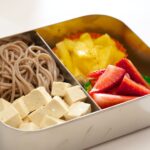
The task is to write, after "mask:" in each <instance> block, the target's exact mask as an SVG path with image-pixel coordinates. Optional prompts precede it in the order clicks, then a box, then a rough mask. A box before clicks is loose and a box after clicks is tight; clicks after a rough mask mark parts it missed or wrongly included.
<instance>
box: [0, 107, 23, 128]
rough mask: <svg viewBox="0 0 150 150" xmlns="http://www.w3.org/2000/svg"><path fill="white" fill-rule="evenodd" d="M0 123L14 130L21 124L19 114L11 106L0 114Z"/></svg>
mask: <svg viewBox="0 0 150 150" xmlns="http://www.w3.org/2000/svg"><path fill="white" fill-rule="evenodd" d="M0 121H2V122H3V123H6V124H8V125H10V126H12V127H15V128H18V127H19V125H20V124H21V123H22V120H21V116H20V114H19V112H18V111H17V110H16V109H15V108H14V107H13V106H12V105H10V106H8V107H7V108H5V109H4V110H3V111H1V112H0Z"/></svg>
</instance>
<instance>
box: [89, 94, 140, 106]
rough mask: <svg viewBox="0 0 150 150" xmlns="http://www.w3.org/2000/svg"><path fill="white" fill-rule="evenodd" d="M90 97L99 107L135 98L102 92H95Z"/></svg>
mask: <svg viewBox="0 0 150 150" xmlns="http://www.w3.org/2000/svg"><path fill="white" fill-rule="evenodd" d="M92 97H93V99H94V101H95V102H96V103H97V104H98V105H99V106H100V107H101V108H107V107H110V106H113V105H116V104H120V103H123V102H126V101H129V100H132V99H134V98H137V97H135V96H120V95H112V94H102V93H95V94H93V96H92Z"/></svg>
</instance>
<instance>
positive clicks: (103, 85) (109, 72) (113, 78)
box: [90, 65, 125, 95]
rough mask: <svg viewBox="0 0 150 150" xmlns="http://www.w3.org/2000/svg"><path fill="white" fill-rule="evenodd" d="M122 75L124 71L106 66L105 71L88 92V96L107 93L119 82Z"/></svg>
mask: <svg viewBox="0 0 150 150" xmlns="http://www.w3.org/2000/svg"><path fill="white" fill-rule="evenodd" d="M124 74H125V70H124V69H122V68H120V67H116V66H113V65H108V67H107V68H106V71H105V72H104V73H103V74H102V75H101V76H100V77H99V78H98V80H97V82H96V83H95V85H94V87H93V89H92V90H91V91H90V94H91V95H92V94H93V93H97V92H107V91H108V90H110V89H111V88H113V87H115V86H116V85H118V84H119V83H120V82H121V80H122V79H123V76H124Z"/></svg>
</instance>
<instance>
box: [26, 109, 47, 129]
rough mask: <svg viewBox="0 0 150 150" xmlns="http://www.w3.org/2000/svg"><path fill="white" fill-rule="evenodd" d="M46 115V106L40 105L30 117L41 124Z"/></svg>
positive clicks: (37, 123) (38, 124)
mask: <svg viewBox="0 0 150 150" xmlns="http://www.w3.org/2000/svg"><path fill="white" fill-rule="evenodd" d="M45 115H46V112H45V109H44V107H40V108H39V109H37V110H36V111H34V112H32V113H31V114H30V115H29V116H28V118H29V120H31V121H32V122H33V123H35V124H36V125H37V126H40V124H41V121H42V120H43V118H44V116H45Z"/></svg>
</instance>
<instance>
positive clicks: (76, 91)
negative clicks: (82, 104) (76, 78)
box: [64, 86, 87, 105]
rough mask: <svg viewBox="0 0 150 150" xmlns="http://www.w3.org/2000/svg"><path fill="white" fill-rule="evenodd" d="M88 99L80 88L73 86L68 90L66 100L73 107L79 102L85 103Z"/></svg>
mask: <svg viewBox="0 0 150 150" xmlns="http://www.w3.org/2000/svg"><path fill="white" fill-rule="evenodd" d="M86 98H87V96H86V95H85V93H84V92H83V91H82V90H81V88H80V87H79V86H73V87H70V88H67V89H66V94H65V97H64V100H65V101H66V102H67V103H68V104H69V105H71V104H73V103H75V102H78V101H84V100H85V99H86Z"/></svg>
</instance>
